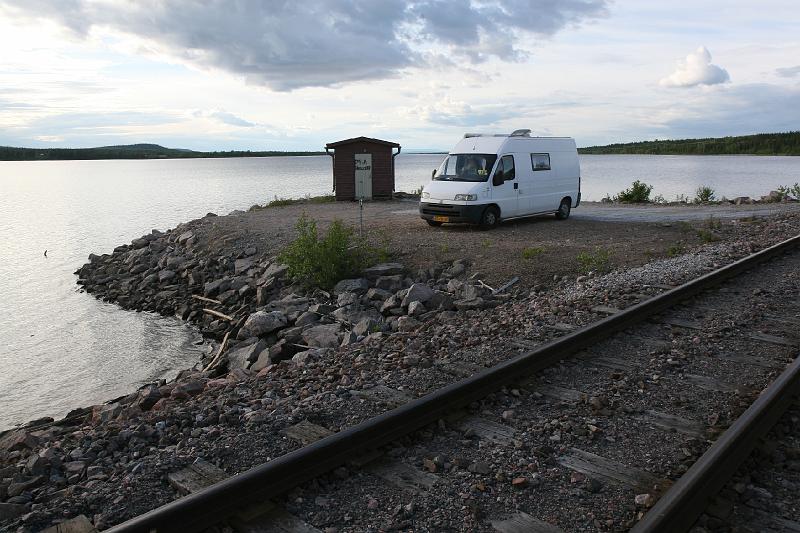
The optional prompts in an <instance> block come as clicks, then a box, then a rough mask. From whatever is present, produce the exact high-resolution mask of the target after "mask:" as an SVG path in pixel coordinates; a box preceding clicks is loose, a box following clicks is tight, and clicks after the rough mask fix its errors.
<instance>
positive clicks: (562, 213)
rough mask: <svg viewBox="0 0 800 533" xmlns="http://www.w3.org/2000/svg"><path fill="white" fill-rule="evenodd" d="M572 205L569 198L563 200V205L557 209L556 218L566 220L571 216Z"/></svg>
mask: <svg viewBox="0 0 800 533" xmlns="http://www.w3.org/2000/svg"><path fill="white" fill-rule="evenodd" d="M571 208H572V206H571V205H570V202H569V200H568V199H567V198H564V199H563V200H561V205H559V206H558V211H556V218H557V219H558V220H566V219H568V218H569V212H570V209H571Z"/></svg>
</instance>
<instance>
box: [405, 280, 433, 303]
mask: <svg viewBox="0 0 800 533" xmlns="http://www.w3.org/2000/svg"><path fill="white" fill-rule="evenodd" d="M432 296H433V289H431V288H430V287H428V286H427V285H426V284H424V283H415V284H413V285H412V286H411V287H409V289H408V292H407V293H406V295H405V298H403V304H402V305H403V307H408V305H409V304H410V303H411V302H422V303H425V302H427V301H428V300H430V299H431V297H432Z"/></svg>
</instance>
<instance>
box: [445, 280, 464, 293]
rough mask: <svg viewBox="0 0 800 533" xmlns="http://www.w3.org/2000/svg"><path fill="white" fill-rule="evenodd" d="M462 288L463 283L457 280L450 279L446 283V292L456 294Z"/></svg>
mask: <svg viewBox="0 0 800 533" xmlns="http://www.w3.org/2000/svg"><path fill="white" fill-rule="evenodd" d="M463 286H464V282H463V281H461V280H458V279H451V280H450V281H448V282H447V291H448V292H452V293H453V294H458V292H459V291H460V290H461V288H462V287H463Z"/></svg>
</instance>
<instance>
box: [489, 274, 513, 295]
mask: <svg viewBox="0 0 800 533" xmlns="http://www.w3.org/2000/svg"><path fill="white" fill-rule="evenodd" d="M518 281H519V277H517V276H514V277H513V278H511V279H510V280H508V281H507V282H505V283H504V284H503V285H501V286H500V287H498V288H497V289H495V290H493V291H492V294H500V293H501V292H503V291H504V290H506V289H508V288H509V287H511V286H512V285H514V284H515V283H516V282H518Z"/></svg>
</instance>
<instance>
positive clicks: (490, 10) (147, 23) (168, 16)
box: [0, 0, 607, 91]
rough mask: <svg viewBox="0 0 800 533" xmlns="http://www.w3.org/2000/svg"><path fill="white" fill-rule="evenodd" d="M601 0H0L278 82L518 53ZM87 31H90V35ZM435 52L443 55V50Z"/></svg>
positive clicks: (589, 15) (71, 25)
mask: <svg viewBox="0 0 800 533" xmlns="http://www.w3.org/2000/svg"><path fill="white" fill-rule="evenodd" d="M606 4H607V0H568V1H563V2H553V1H552V0H527V1H520V0H490V1H482V2H474V3H473V2H465V1H463V0H415V1H404V0H384V1H381V2H375V1H374V0H304V1H302V2H288V1H279V2H274V1H273V2H261V1H257V0H250V1H248V0H211V1H208V2H196V1H190V0H173V1H170V2H165V3H161V2H153V1H147V2H145V1H142V2H133V3H129V2H109V1H97V0H69V2H68V3H67V2H62V1H61V0H4V1H0V11H2V8H3V6H5V8H6V12H7V13H9V14H11V15H16V16H19V17H24V18H27V19H33V20H41V19H46V20H50V21H53V22H55V23H57V24H58V25H60V26H62V27H64V28H67V29H68V30H69V31H70V32H71V33H72V34H73V35H74V36H76V37H78V38H86V39H90V38H92V35H93V34H95V33H97V32H101V33H102V32H112V33H116V34H122V35H126V36H129V37H133V38H134V39H137V40H140V41H141V48H142V49H148V50H151V51H153V52H155V53H163V54H165V55H167V56H170V57H172V58H175V59H177V60H179V61H182V62H184V63H186V64H190V65H194V66H196V67H200V68H206V69H207V68H213V69H220V70H224V71H227V72H231V73H234V74H236V75H240V76H243V77H244V78H245V79H246V80H247V81H248V82H249V83H252V84H256V85H264V86H267V87H269V88H271V89H274V90H278V91H288V90H292V89H297V88H302V87H330V86H337V85H341V84H344V83H350V82H356V81H363V80H375V79H388V78H393V77H398V76H400V75H401V74H402V73H403V72H404V71H405V70H406V69H408V68H411V67H426V66H428V65H430V64H431V62H435V61H441V60H442V59H445V60H446V59H448V58H458V59H459V60H460V61H466V62H471V63H480V62H484V61H487V60H489V59H491V58H500V59H502V60H509V61H514V60H519V59H521V58H522V57H523V56H524V55H525V54H524V51H523V50H520V48H519V46H520V44H521V43H525V42H526V41H530V39H531V37H548V36H551V35H553V34H555V33H557V32H558V31H559V30H561V29H563V28H566V27H571V26H575V25H578V24H580V23H582V22H584V21H587V20H593V19H596V18H598V17H602V16H604V15H605V14H606V11H607V8H606ZM95 37H96V36H95ZM442 56H444V57H442Z"/></svg>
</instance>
